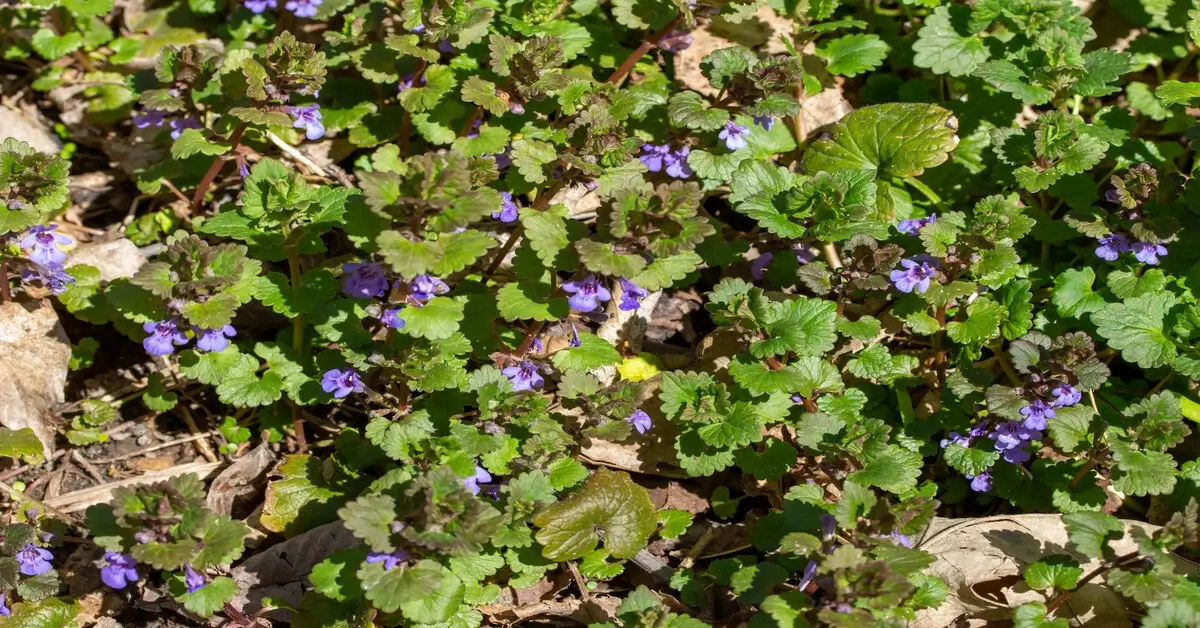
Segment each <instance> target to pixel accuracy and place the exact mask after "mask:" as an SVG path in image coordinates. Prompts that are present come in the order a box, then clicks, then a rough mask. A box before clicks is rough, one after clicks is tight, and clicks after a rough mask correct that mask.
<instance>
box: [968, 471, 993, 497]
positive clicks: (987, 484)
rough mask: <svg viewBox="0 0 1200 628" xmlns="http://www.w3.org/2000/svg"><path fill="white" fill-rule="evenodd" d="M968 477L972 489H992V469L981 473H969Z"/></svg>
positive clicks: (985, 490) (981, 491)
mask: <svg viewBox="0 0 1200 628" xmlns="http://www.w3.org/2000/svg"><path fill="white" fill-rule="evenodd" d="M967 479H968V480H970V481H971V490H972V491H975V492H977V493H986V492H988V491H990V490H992V471H991V469H988V470H986V471H984V472H983V473H980V474H979V475H968V476H967Z"/></svg>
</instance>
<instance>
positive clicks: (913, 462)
mask: <svg viewBox="0 0 1200 628" xmlns="http://www.w3.org/2000/svg"><path fill="white" fill-rule="evenodd" d="M864 458H866V456H864ZM923 465H924V461H923V460H922V458H921V454H919V453H916V452H914V451H909V450H907V449H904V448H902V447H898V446H896V445H888V446H887V448H886V449H884V450H883V451H881V452H879V453H877V454H873V455H871V456H870V457H869V458H866V459H865V460H864V466H863V469H862V470H861V471H855V472H854V473H851V474H850V475H848V476H847V477H846V479H848V480H850V481H853V482H857V483H859V484H864V485H867V486H878V487H879V488H881V489H883V490H885V491H888V492H890V493H903V492H905V491H909V490H912V489H913V488H915V487H916V486H917V477H919V476H920V475H921V467H922V466H923Z"/></svg>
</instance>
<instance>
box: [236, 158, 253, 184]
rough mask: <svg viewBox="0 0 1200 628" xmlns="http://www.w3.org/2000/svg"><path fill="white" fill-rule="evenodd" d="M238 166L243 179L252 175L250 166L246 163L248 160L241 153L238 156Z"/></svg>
mask: <svg viewBox="0 0 1200 628" xmlns="http://www.w3.org/2000/svg"><path fill="white" fill-rule="evenodd" d="M237 167H238V174H239V175H240V176H241V177H242V181H245V180H246V177H248V176H250V166H247V165H246V160H245V159H242V158H241V156H240V155H239V156H238V160H237Z"/></svg>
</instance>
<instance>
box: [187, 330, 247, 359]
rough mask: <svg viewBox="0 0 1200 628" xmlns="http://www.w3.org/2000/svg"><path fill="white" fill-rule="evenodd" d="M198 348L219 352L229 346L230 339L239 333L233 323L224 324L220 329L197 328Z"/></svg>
mask: <svg viewBox="0 0 1200 628" xmlns="http://www.w3.org/2000/svg"><path fill="white" fill-rule="evenodd" d="M194 331H195V332H196V348H197V349H199V350H201V351H208V352H210V353H218V352H221V351H224V350H225V349H226V348H227V347H229V339H230V338H233V337H234V336H236V335H237V330H235V329H234V328H233V325H222V326H221V328H220V329H200V328H195V329H194Z"/></svg>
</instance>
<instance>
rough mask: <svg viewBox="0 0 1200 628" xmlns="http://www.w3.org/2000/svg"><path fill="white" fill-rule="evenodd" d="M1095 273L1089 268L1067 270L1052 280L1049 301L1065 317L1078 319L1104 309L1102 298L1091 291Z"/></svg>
mask: <svg viewBox="0 0 1200 628" xmlns="http://www.w3.org/2000/svg"><path fill="white" fill-rule="evenodd" d="M1095 281H1096V271H1094V270H1092V269H1091V268H1089V267H1086V266H1085V267H1083V268H1069V269H1067V270H1065V271H1063V272H1062V274H1061V275H1059V276H1057V277H1055V278H1054V295H1053V296H1052V297H1051V300H1052V301H1053V303H1054V306H1055V307H1057V308H1058V311H1059V312H1061V313H1062V314H1064V315H1066V316H1071V317H1074V318H1080V317H1081V316H1083V315H1084V314H1091V313H1092V312H1095V311H1097V310H1099V309H1101V308H1103V307H1104V297H1102V296H1100V295H1098V294H1096V293H1095V292H1093V291H1092V284H1093V283H1094V282H1095Z"/></svg>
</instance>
